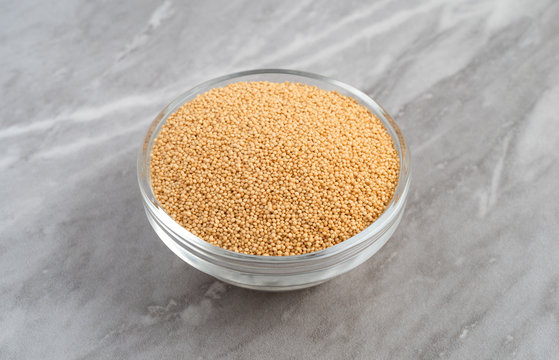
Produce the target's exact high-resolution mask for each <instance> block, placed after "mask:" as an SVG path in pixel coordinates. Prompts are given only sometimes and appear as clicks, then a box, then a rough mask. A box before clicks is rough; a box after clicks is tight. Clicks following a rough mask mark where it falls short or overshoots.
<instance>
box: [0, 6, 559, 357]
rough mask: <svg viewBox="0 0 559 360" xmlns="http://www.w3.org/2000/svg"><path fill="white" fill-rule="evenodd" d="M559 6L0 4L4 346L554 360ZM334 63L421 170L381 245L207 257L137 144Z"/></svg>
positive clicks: (40, 353)
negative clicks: (233, 271) (228, 260)
mask: <svg viewBox="0 0 559 360" xmlns="http://www.w3.org/2000/svg"><path fill="white" fill-rule="evenodd" d="M558 18H559V3H558V2H557V1H554V0H547V1H546V0H541V1H540V0H532V1H527V0H514V1H513V0H495V1H493V0H473V1H472V0H459V1H443V0H432V1H412V0H395V1H386V0H384V1H383V0H380V1H374V2H365V1H333V0H328V1H324V2H317V1H310V0H302V1H285V2H276V1H258V2H256V1H255V2H249V1H205V2H193V1H192V2H179V1H176V0H166V1H162V2H155V1H151V0H141V1H134V2H113V1H101V2H86V1H69V0H62V1H56V2H31V1H11V2H8V1H4V2H2V3H1V4H0V65H1V67H0V68H1V70H0V88H1V89H2V97H1V99H0V111H1V115H2V116H1V118H0V142H1V148H2V152H1V156H0V185H1V186H0V198H1V199H2V201H1V202H0V273H1V274H2V276H1V277H0V358H2V359H99V358H106V359H116V358H134V359H154V358H187V359H216V358H218V359H219V358H227V359H252V358H258V359H273V358H280V359H316V358H324V359H340V358H356V359H371V358H378V359H436V358H441V359H497V358H499V359H509V358H518V359H552V358H559V180H558V179H559V116H558V115H557V114H558V113H559V21H557V19H558ZM261 67H282V68H296V69H301V70H308V71H312V72H316V73H320V74H324V75H327V76H331V77H334V78H337V79H340V80H342V81H344V82H347V83H349V84H352V85H354V86H356V87H358V88H360V89H362V90H364V91H365V92H367V93H368V94H370V95H371V96H373V97H375V98H376V99H377V100H378V101H379V102H380V103H381V104H383V105H384V106H385V107H386V108H387V110H388V111H389V112H390V113H391V114H392V115H393V116H394V118H395V119H396V121H397V122H398V123H399V125H400V126H401V128H402V130H403V132H404V134H405V135H406V138H407V140H408V142H409V144H410V147H411V150H412V160H413V168H414V179H413V186H412V193H411V194H410V199H409V203H408V208H407V212H406V214H405V215H404V219H403V220H402V223H401V225H400V227H399V228H398V230H397V231H396V233H395V234H394V236H393V238H392V239H391V240H390V241H389V242H388V244H387V245H386V246H385V247H384V248H383V249H382V250H381V251H380V252H379V253H377V254H376V255H375V256H374V257H373V258H372V259H371V260H370V261H368V262H367V263H365V264H364V265H362V266H360V267H358V268H357V269H355V270H353V271H351V272H350V273H348V274H346V275H343V276H340V277H338V278H336V279H334V280H332V281H330V282H328V283H326V284H323V285H321V286H318V287H315V288H311V289H308V290H303V291H297V292H292V293H280V294H273V293H259V292H254V291H248V290H243V289H239V288H235V287H232V286H229V285H225V284H223V283H220V282H218V281H216V280H214V279H212V278H211V277H209V276H207V275H205V274H202V273H200V272H198V271H197V270H195V269H193V268H191V267H189V266H188V265H186V264H185V263H183V262H182V261H181V260H179V259H178V258H177V257H176V256H175V255H173V254H172V253H171V251H169V250H168V249H167V248H166V247H165V246H164V244H163V243H162V242H161V241H159V240H158V238H157V237H156V235H155V234H154V232H153V231H152V229H151V228H150V226H149V224H148V222H147V220H146V218H145V215H144V213H143V209H142V205H141V201H140V196H139V192H138V188H137V185H136V174H135V164H136V162H135V160H136V152H137V150H138V148H139V146H140V143H141V140H142V137H143V134H144V132H145V131H146V129H147V127H148V124H149V123H150V122H151V121H152V119H153V118H154V117H155V115H156V114H157V113H158V111H159V110H160V109H161V108H162V107H163V106H164V105H166V104H167V102H169V101H170V100H171V99H172V98H173V97H175V96H176V95H178V94H179V93H180V92H182V91H184V90H186V89H188V88H190V87H192V86H193V85H195V84H197V83H198V82H201V81H203V80H206V79H210V78H212V77H215V76H218V75H222V74H226V73H230V72H233V71H238V70H246V69H252V68H261Z"/></svg>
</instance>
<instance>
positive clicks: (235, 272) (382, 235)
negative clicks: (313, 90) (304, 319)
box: [138, 69, 411, 291]
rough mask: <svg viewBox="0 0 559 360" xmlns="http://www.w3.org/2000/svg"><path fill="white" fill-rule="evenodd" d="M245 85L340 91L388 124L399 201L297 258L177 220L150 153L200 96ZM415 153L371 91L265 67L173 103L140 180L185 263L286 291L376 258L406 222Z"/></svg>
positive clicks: (149, 137)
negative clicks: (225, 242) (234, 247)
mask: <svg viewBox="0 0 559 360" xmlns="http://www.w3.org/2000/svg"><path fill="white" fill-rule="evenodd" d="M239 81H270V82H285V81H289V82H296V83H303V84H307V85H313V86H317V87H319V88H321V89H324V90H335V91H337V92H339V93H341V94H343V95H346V96H349V97H352V98H354V99H355V100H357V101H358V102H359V103H360V104H361V105H364V106H365V107H367V108H368V109H369V110H370V111H371V112H372V113H373V114H375V115H376V116H377V117H378V118H379V119H380V120H381V121H382V123H383V124H384V126H385V127H386V130H387V131H388V133H389V134H390V136H392V140H393V141H394V145H395V147H396V150H397V151H398V154H399V157H400V176H399V179H398V185H397V187H396V191H395V194H394V197H393V198H392V200H391V201H390V203H389V205H388V207H387V208H386V210H385V211H384V213H383V214H382V215H381V216H380V217H379V218H378V219H377V220H376V221H375V222H373V223H372V224H371V225H370V226H369V227H367V228H366V229H365V230H363V231H362V232H360V233H358V234H357V235H355V236H353V237H351V238H350V239H347V240H345V241H343V242H341V243H339V244H337V245H334V246H331V247H329V248H326V249H324V250H321V251H317V252H313V253H309V254H303V255H293V256H259V255H247V254H241V253H236V252H233V251H229V250H225V249H222V248H220V247H217V246H215V245H212V244H210V243H208V242H206V241H204V240H202V239H200V238H198V237H197V236H195V235H194V234H192V233H190V232H189V231H188V230H186V229H185V228H183V227H182V226H181V225H179V224H178V223H177V222H175V221H174V220H173V219H172V218H171V217H170V216H169V215H167V213H165V211H164V210H163V208H162V207H161V205H160V204H159V202H158V201H157V199H156V198H155V196H154V194H153V190H152V188H151V179H150V171H149V169H150V166H149V165H150V153H151V149H152V147H153V141H154V139H155V138H156V137H157V135H158V133H159V130H160V129H161V126H162V125H163V124H164V123H165V121H166V120H167V118H168V117H169V116H170V115H171V114H172V113H174V112H175V111H176V110H177V109H178V108H179V107H180V106H182V105H183V104H184V103H186V102H188V101H189V100H191V99H193V98H194V97H196V95H198V94H201V93H204V92H206V91H208V90H210V89H212V88H215V87H223V86H225V85H227V84H230V83H233V82H239ZM410 170H411V168H410V154H409V151H408V149H407V147H406V143H405V142H404V137H403V136H402V133H401V132H400V129H399V128H398V126H397V125H396V123H395V122H394V121H393V120H392V118H391V117H390V116H389V115H388V113H387V112H386V111H385V110H384V109H383V108H382V107H381V106H380V105H379V104H377V103H376V102H375V101H374V100H372V99H371V98H370V97H369V96H367V95H366V94H365V93H363V92H361V91H359V90H357V89H355V88H353V87H351V86H349V85H346V84H344V83H342V82H340V81H337V80H333V79H329V78H326V77H324V76H320V75H315V74H311V73H306V72H301V71H293V70H277V69H262V70H252V71H244V72H239V73H235V74H230V75H225V76H222V77H219V78H217V79H213V80H210V81H207V82H205V83H203V84H200V85H198V86H196V87H194V88H192V89H190V90H188V91H187V92H185V93H183V94H182V95H180V96H179V97H177V98H176V99H175V100H173V101H172V102H171V103H170V104H169V105H167V106H166V107H165V108H164V109H163V110H162V111H161V112H160V113H159V115H158V116H157V117H156V118H155V120H154V121H153V123H152V124H151V126H150V128H149V130H148V131H147V134H146V137H145V140H144V143H143V146H142V148H141V150H140V153H139V157H138V182H139V185H140V191H141V194H142V199H143V204H144V208H145V211H146V215H147V218H148V220H149V222H150V224H151V226H152V227H153V229H154V230H155V232H156V233H157V235H158V236H159V237H160V238H161V240H163V242H164V243H165V244H166V245H167V246H168V247H169V248H170V249H171V250H172V251H173V252H174V253H175V254H176V255H177V256H179V257H180V258H181V259H183V260H184V261H186V262H187V263H188V264H190V265H192V266H194V267H195V268H197V269H198V270H200V271H202V272H205V273H206V274H209V275H211V276H213V277H215V278H217V279H220V280H222V281H225V282H227V283H230V284H233V285H236V286H240V287H244V288H249V289H256V290H267V291H284V290H295V289H302V288H306V287H310V286H314V285H318V284H320V283H323V282H325V281H327V280H330V279H332V278H333V277H335V276H338V275H340V274H343V273H345V272H347V271H349V270H351V269H353V268H355V267H356V266H357V265H360V264H361V263H363V262H364V261H365V260H367V259H368V258H370V257H371V256H372V255H373V254H375V253H376V252H377V251H378V250H379V249H380V248H381V247H382V246H383V245H384V244H385V243H386V242H387V241H388V239H389V238H390V236H391V235H392V233H394V230H396V227H397V226H398V224H399V223H400V220H401V218H402V214H403V212H404V207H405V204H406V198H407V195H408V192H409V187H410V179H411V177H410V175H411V173H410Z"/></svg>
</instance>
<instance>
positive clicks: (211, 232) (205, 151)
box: [151, 82, 400, 256]
mask: <svg viewBox="0 0 559 360" xmlns="http://www.w3.org/2000/svg"><path fill="white" fill-rule="evenodd" d="M399 167H400V164H399V159H398V153H397V152H396V150H395V148H394V144H393V142H392V139H391V137H390V135H389V134H388V133H387V132H386V129H385V128H384V126H383V125H382V123H381V122H380V121H379V120H378V119H377V118H376V117H375V116H374V115H373V114H371V113H370V112H369V111H368V110H367V109H366V108H365V107H363V106H361V105H359V104H358V103H357V101H355V100H354V99H351V98H349V97H346V96H343V95H341V94H339V93H337V92H334V91H325V90H322V89H319V88H317V87H313V86H308V85H303V84H295V83H288V82H286V83H270V82H248V83H246V82H239V83H234V84H230V85H228V86H225V87H223V88H215V89H212V90H210V91H208V92H207V93H204V94H202V95H199V96H197V97H196V98H195V99H193V100H191V101H189V102H188V103H186V104H184V105H183V106H182V107H181V108H179V109H178V110H177V112H175V113H174V114H172V115H171V116H170V117H169V118H168V119H167V122H166V123H165V125H164V126H163V127H162V129H161V131H160V133H159V135H158V137H157V139H156V140H155V144H154V146H153V150H152V153H151V181H152V187H153V190H154V193H155V196H156V198H157V200H158V201H159V202H160V203H161V205H162V207H163V209H164V210H165V211H166V212H167V213H168V214H169V215H170V216H171V217H172V218H173V219H175V221H177V222H178V223H179V224H181V225H182V226H183V227H185V228H186V229H187V230H189V231H191V232H192V233H194V234H195V235H197V236H199V237H200V238H202V239H204V240H206V241H208V242H210V243H212V244H214V245H217V246H220V247H222V248H225V249H228V250H232V251H236V252H241V253H245V254H254V255H266V256H267V255H272V256H277V255H298V254H305V253H309V252H313V251H318V250H322V249H325V248H327V247H329V246H332V245H335V244H338V243H340V242H342V241H344V240H346V239H348V238H350V237H351V236H353V235H355V234H357V233H359V232H360V231H362V230H363V229H365V228H366V227H367V226H369V225H370V224H371V223H372V222H373V221H375V219H377V218H378V217H379V216H380V214H382V212H383V211H384V210H385V208H386V206H387V205H388V203H389V202H390V200H391V198H392V196H393V195H394V190H395V188H396V185H397V182H398V175H399Z"/></svg>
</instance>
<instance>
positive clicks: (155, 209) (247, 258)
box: [137, 69, 411, 266]
mask: <svg viewBox="0 0 559 360" xmlns="http://www.w3.org/2000/svg"><path fill="white" fill-rule="evenodd" d="M259 74H286V75H294V76H298V77H302V78H309V79H312V80H315V81H318V82H324V83H326V84H330V85H333V86H336V87H339V88H342V89H344V90H345V91H347V92H348V93H350V94H351V96H352V97H353V98H354V99H356V100H359V102H360V103H362V104H363V103H364V104H365V105H366V106H367V107H368V108H373V109H375V110H376V111H377V112H378V113H379V114H381V115H382V117H383V118H382V117H381V118H380V120H381V122H382V123H383V125H384V126H385V127H386V128H387V130H388V132H389V133H390V135H391V136H392V140H393V141H394V145H395V147H396V149H397V151H398V154H399V157H400V174H399V178H398V185H397V187H396V191H395V193H394V196H393V198H392V199H391V201H390V203H389V204H388V206H387V208H386V209H385V211H384V212H383V213H382V214H381V216H379V217H378V218H377V220H375V221H374V222H373V223H372V224H371V225H369V226H368V227H367V228H365V229H364V230H363V231H361V232H359V233H358V234H356V235H354V236H352V237H351V238H349V239H346V240H344V241H342V242H341V243H339V244H336V245H334V246H331V247H328V248H326V249H324V250H319V251H315V252H312V253H308V254H302V255H289V256H262V255H249V254H244V253H237V252H234V251H230V250H226V249H223V248H220V247H218V246H215V245H213V244H210V243H208V242H206V241H205V240H203V239H201V238H199V237H197V236H196V235H194V234H192V233H191V232H189V231H188V230H187V229H185V228H184V227H182V226H181V225H180V224H178V223H177V222H176V221H175V220H174V219H173V218H171V217H170V216H169V215H168V214H167V213H166V212H165V211H164V210H163V208H162V207H161V205H160V204H159V202H158V201H157V199H156V198H155V195H154V194H153V191H152V188H151V181H150V180H151V179H150V171H149V168H150V154H151V149H152V147H153V141H154V140H155V138H156V137H157V135H158V133H159V130H160V129H161V126H162V125H163V124H164V123H165V122H166V121H167V118H168V117H169V115H171V114H172V113H173V112H174V111H176V108H178V107H179V106H181V105H182V104H184V103H185V101H184V99H186V98H188V97H190V96H192V95H195V94H201V93H204V92H206V91H208V90H210V89H211V88H213V87H215V85H218V84H220V83H222V82H225V81H228V80H234V79H237V78H238V79H239V81H243V80H242V78H243V77H247V76H251V75H259ZM375 115H376V114H375ZM377 117H378V116H377ZM137 176H138V183H139V187H140V192H141V194H142V198H143V200H144V205H145V206H147V207H149V210H150V211H151V212H152V213H153V214H155V215H156V216H157V218H158V219H159V220H160V221H162V222H164V223H165V224H166V226H168V228H169V229H170V230H172V231H173V232H174V233H175V235H177V236H178V237H179V238H180V239H181V241H183V242H185V243H186V244H187V245H190V246H194V247H196V248H201V249H203V250H204V251H207V252H209V253H212V255H214V256H217V257H219V258H222V260H224V261H227V259H230V260H233V261H243V262H248V263H254V264H255V265H256V264H260V265H261V266H266V265H268V264H269V265H271V266H273V265H274V264H284V265H287V264H289V263H301V262H305V261H307V260H314V261H316V260H318V258H320V259H326V258H330V257H333V256H336V255H339V254H340V253H342V252H344V251H346V250H349V249H351V248H352V247H354V246H357V245H359V244H360V243H361V242H363V241H366V240H367V239H369V238H370V237H371V236H373V235H374V234H375V233H377V232H379V231H383V229H384V228H385V224H386V223H388V222H390V221H391V219H392V218H393V217H395V216H397V213H398V210H399V208H401V207H402V206H404V205H405V201H406V198H407V193H408V192H409V187H410V182H411V167H410V153H409V149H408V147H407V145H406V142H405V140H404V136H403V135H402V132H401V130H400V128H399V127H398V125H397V124H396V123H395V122H394V120H392V118H391V117H390V115H389V114H388V113H387V112H386V110H384V108H383V107H382V106H381V105H379V104H378V103H377V102H376V101H375V100H373V99H372V98H371V97H370V96H369V95H367V94H365V93H364V92H362V91H360V90H358V89H357V88H354V87H353V86H351V85H348V84H346V83H343V82H341V81H339V80H335V79H331V78H328V77H326V76H322V75H318V74H314V73H309V72H305V71H299V70H288V69H257V70H248V71H241V72H236V73H231V74H228V75H223V76H220V77H217V78H214V79H211V80H208V81H205V82H203V83H201V84H198V85H196V86H194V87H193V88H191V89H190V90H187V91H185V92H184V93H182V94H181V95H179V96H177V97H176V98H175V99H174V100H173V101H171V102H170V103H169V104H168V105H167V106H165V107H164V108H163V110H161V111H160V113H159V114H158V115H157V117H156V118H155V120H154V121H153V122H152V123H151V125H150V127H149V129H148V131H147V132H146V135H145V137H144V141H143V144H142V147H141V148H140V151H139V154H138V163H137Z"/></svg>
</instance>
